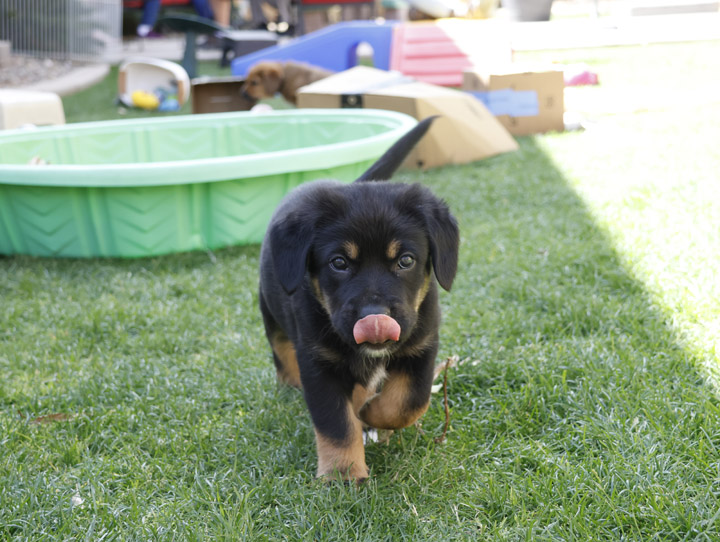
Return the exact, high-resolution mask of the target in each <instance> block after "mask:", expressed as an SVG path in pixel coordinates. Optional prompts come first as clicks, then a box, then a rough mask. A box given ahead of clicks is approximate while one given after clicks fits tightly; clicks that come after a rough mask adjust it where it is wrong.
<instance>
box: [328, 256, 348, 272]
mask: <svg viewBox="0 0 720 542" xmlns="http://www.w3.org/2000/svg"><path fill="white" fill-rule="evenodd" d="M330 267H332V268H333V269H334V270H335V271H347V268H348V263H347V260H346V259H345V258H343V257H342V256H335V257H334V258H333V259H332V260H330Z"/></svg>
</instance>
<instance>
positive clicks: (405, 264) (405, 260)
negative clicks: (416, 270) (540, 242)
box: [398, 254, 415, 269]
mask: <svg viewBox="0 0 720 542" xmlns="http://www.w3.org/2000/svg"><path fill="white" fill-rule="evenodd" d="M413 265H415V258H414V257H413V256H412V255H411V254H403V255H402V256H400V259H399V260H398V267H399V268H400V269H410V268H411V267H412V266H413Z"/></svg>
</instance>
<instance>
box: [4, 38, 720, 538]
mask: <svg viewBox="0 0 720 542" xmlns="http://www.w3.org/2000/svg"><path fill="white" fill-rule="evenodd" d="M554 55H555V57H554V58H556V59H559V60H562V59H572V60H585V61H588V62H590V63H591V65H592V66H594V67H596V69H598V71H599V72H600V76H601V80H603V81H604V83H603V86H602V87H600V88H594V89H579V92H580V93H581V95H580V98H581V99H583V100H586V101H585V103H588V104H590V105H591V106H592V105H593V103H594V99H595V98H596V97H597V98H602V96H603V94H602V93H603V91H607V92H608V93H617V94H622V91H623V89H624V88H625V86H626V85H633V86H634V88H637V86H639V85H645V84H647V85H648V88H649V87H651V86H652V84H651V83H652V81H653V77H655V78H656V80H658V79H657V78H658V77H660V76H662V77H668V78H670V77H671V75H672V76H673V77H685V79H684V80H686V81H692V84H693V85H702V84H707V85H712V84H713V78H714V77H715V75H716V73H717V71H716V70H711V69H707V65H706V64H704V63H703V61H704V60H705V61H707V62H708V63H712V62H717V60H716V59H717V58H720V57H719V56H718V45H717V44H691V45H681V44H678V45H673V46H648V47H642V48H619V49H605V50H599V51H583V52H577V51H576V52H565V53H554ZM668 55H672V56H673V60H672V61H671V60H669V59H668V58H667V56H668ZM623 66H625V72H626V74H627V77H621V76H620V74H621V73H622V72H623ZM661 66H668V67H667V68H666V69H664V70H663V69H660V67H661ZM670 67H672V68H673V69H670ZM610 74H613V75H612V76H610ZM604 75H605V77H604ZM660 80H662V81H663V83H664V82H665V79H660ZM111 87H112V85H110V88H111ZM668 87H671V88H670V90H672V89H673V88H677V87H678V82H677V80H676V79H668V81H667V85H666V86H665V87H664V88H665V89H667V88H668ZM693 88H695V87H693ZM677 90H678V92H680V91H681V90H682V89H680V88H677ZM671 95H672V93H670V94H669V95H668V96H671ZM655 98H657V96H656V97H655ZM87 100H89V98H87V97H86V103H89V102H88V101H87ZM65 103H66V108H67V107H68V106H67V104H68V103H69V102H67V101H66V102H65ZM97 103H98V104H99V103H100V100H99V101H98V102H97ZM102 103H105V102H104V101H103V102H102ZM97 107H98V108H99V107H100V105H98V106H97ZM72 111H77V110H72V109H70V110H69V112H70V114H69V118H71V119H77V120H80V113H73V112H72ZM591 113H592V117H593V120H594V124H593V126H592V127H591V128H590V129H588V130H587V131H586V132H576V133H566V134H554V135H545V136H538V137H533V138H522V139H521V141H520V150H519V151H518V152H516V153H513V154H508V155H504V156H499V157H495V158H492V159H489V160H485V161H482V162H479V163H475V164H471V165H465V166H454V167H445V168H440V169H436V170H432V171H429V172H425V173H420V172H404V173H401V174H400V175H399V176H398V179H399V180H404V181H413V182H414V181H418V182H422V183H424V184H426V185H427V186H429V187H431V188H432V189H433V190H434V191H435V192H436V193H437V194H439V195H440V196H442V197H443V198H444V199H446V200H447V202H448V203H449V205H450V207H451V208H452V209H453V210H454V212H455V214H456V216H457V217H458V219H459V222H460V226H461V232H462V245H461V262H460V268H459V273H458V277H457V279H456V283H455V286H454V288H453V291H452V292H451V293H450V294H443V296H442V304H443V309H444V323H443V326H442V344H441V352H440V357H441V358H444V357H447V356H451V355H456V356H458V357H459V358H460V360H461V361H462V362H461V364H460V365H459V366H458V367H457V368H455V369H453V370H451V371H450V374H449V385H448V394H449V405H450V413H451V427H450V430H449V432H448V435H447V439H446V441H445V443H443V444H437V443H435V442H434V439H435V437H437V436H438V435H439V434H440V433H441V431H442V426H443V422H444V413H443V407H442V401H441V397H440V396H436V397H435V398H434V401H433V403H432V404H431V407H430V410H429V411H428V413H427V414H426V415H425V417H424V418H423V419H422V427H412V428H408V429H405V430H403V431H401V432H398V433H396V434H395V435H394V436H393V437H392V438H391V439H390V441H389V443H388V444H387V445H384V444H371V445H369V446H368V448H367V455H368V464H369V466H370V468H371V472H372V478H371V479H370V481H369V482H368V483H367V484H365V485H364V486H362V487H360V488H354V487H347V486H342V485H331V486H323V485H321V484H319V483H318V482H316V481H315V480H314V479H313V471H314V468H315V450H314V444H313V436H312V427H311V424H310V421H309V418H308V415H307V413H306V409H305V407H304V404H303V401H302V398H301V396H300V395H299V394H298V393H297V392H294V391H292V390H287V389H278V388H277V386H276V384H275V381H274V370H273V368H272V363H271V360H270V355H269V349H268V347H267V345H266V343H265V339H264V337H263V331H262V324H261V320H260V316H259V312H258V309H257V306H256V305H257V294H256V284H257V280H258V275H257V264H258V254H259V249H258V247H256V246H251V247H236V248H229V249H226V250H221V251H217V252H215V253H214V254H208V253H193V254H181V255H174V256H167V257H162V258H153V259H141V260H131V261H123V260H87V261H82V260H74V261H68V260H46V259H35V258H30V257H6V258H0V303H1V305H0V307H1V308H2V310H0V372H1V373H2V375H3V379H2V380H1V381H0V452H1V453H0V540H289V541H293V540H327V541H336V540H366V541H376V540H413V541H416V540H437V541H447V540H638V541H640V540H641V541H650V540H718V539H719V538H720V519H719V517H720V512H718V510H720V451H719V450H718V448H719V447H720V409H719V402H718V390H717V388H716V386H715V385H714V384H713V382H714V380H713V378H712V376H713V370H714V369H713V368H714V367H715V366H716V365H717V363H718V349H717V346H718V345H717V342H716V341H717V337H718V316H717V315H718V314H720V301H719V300H720V295H719V294H720V285H719V283H718V280H719V279H718V278H717V277H718V276H719V275H720V234H719V233H718V232H719V231H720V213H718V212H717V206H718V198H719V195H720V190H718V188H717V180H716V179H717V174H716V172H717V171H719V170H720V163H719V162H720V158H719V157H718V153H717V151H716V147H717V136H716V134H717V126H718V125H720V98H717V99H715V100H714V101H713V100H710V101H709V102H708V101H704V102H701V101H698V102H682V101H679V100H676V99H667V100H666V101H662V100H656V102H655V103H654V105H653V107H652V108H648V109H641V110H640V111H638V110H637V108H634V109H633V110H632V111H627V109H626V108H623V107H620V108H619V112H618V111H615V112H609V113H607V114H605V113H602V112H601V113H598V110H597V108H594V109H593V110H592V111H591ZM75 115H77V116H75ZM48 416H53V417H54V418H55V419H51V418H48ZM38 422H47V423H38Z"/></svg>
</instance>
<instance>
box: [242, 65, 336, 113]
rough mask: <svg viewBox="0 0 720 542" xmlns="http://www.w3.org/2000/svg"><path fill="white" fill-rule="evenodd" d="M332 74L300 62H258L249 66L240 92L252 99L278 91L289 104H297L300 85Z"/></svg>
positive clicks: (258, 98)
mask: <svg viewBox="0 0 720 542" xmlns="http://www.w3.org/2000/svg"><path fill="white" fill-rule="evenodd" d="M332 74H333V72H331V71H328V70H326V69H324V68H320V67H318V66H311V65H310V64H304V63H302V62H269V61H265V62H258V63H257V64H255V65H254V66H252V67H251V68H250V71H249V72H248V74H247V77H246V78H245V83H244V84H243V86H242V87H240V92H241V94H242V95H243V96H244V97H245V98H246V99H248V100H254V101H257V100H262V99H263V98H272V97H273V96H275V94H278V93H280V94H281V95H282V97H283V98H285V99H286V100H287V101H288V102H290V103H291V104H297V91H298V90H299V89H300V88H301V87H304V86H305V85H309V84H310V83H314V82H315V81H319V80H320V79H325V78H326V77H328V76H330V75H332Z"/></svg>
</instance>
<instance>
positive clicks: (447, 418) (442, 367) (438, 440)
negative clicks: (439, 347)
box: [435, 356, 458, 444]
mask: <svg viewBox="0 0 720 542" xmlns="http://www.w3.org/2000/svg"><path fill="white" fill-rule="evenodd" d="M457 359H458V358H457V356H452V357H449V358H448V359H446V360H445V361H444V362H443V363H441V364H440V365H438V366H437V367H436V368H435V378H437V376H438V375H439V374H440V371H443V370H444V373H445V374H444V376H443V402H444V405H445V425H444V426H443V432H442V435H440V436H439V437H436V438H435V442H436V443H438V444H440V443H441V442H444V441H445V436H446V435H447V431H448V427H450V407H449V406H448V393H447V378H448V369H449V368H450V366H451V365H452V364H453V363H454V362H457Z"/></svg>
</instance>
